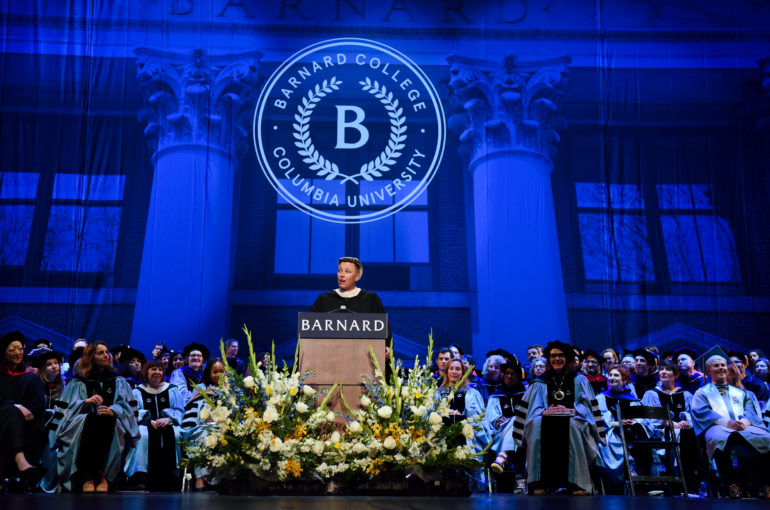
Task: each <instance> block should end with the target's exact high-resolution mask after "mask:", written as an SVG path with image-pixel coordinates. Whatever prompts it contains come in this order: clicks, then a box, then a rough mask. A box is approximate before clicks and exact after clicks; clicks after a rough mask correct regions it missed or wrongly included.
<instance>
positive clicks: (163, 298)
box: [0, 0, 770, 362]
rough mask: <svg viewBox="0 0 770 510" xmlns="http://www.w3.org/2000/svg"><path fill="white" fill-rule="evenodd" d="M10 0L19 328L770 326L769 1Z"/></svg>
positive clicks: (41, 331)
mask: <svg viewBox="0 0 770 510" xmlns="http://www.w3.org/2000/svg"><path fill="white" fill-rule="evenodd" d="M0 5H1V7H0V11H1V12H0V16H2V39H1V41H2V48H1V49H0V51H1V52H2V54H1V55H0V108H1V110H2V119H1V121H0V332H6V331H10V330H15V329H20V330H22V331H23V332H25V333H26V334H27V335H28V336H30V337H32V338H37V337H49V338H53V339H55V341H56V344H57V346H58V347H59V348H60V349H65V350H68V349H69V345H68V344H67V343H68V341H69V340H71V339H73V338H78V337H85V338H87V339H92V340H96V339H98V340H103V341H106V342H108V343H110V344H113V345H117V344H120V343H129V342H130V343H131V344H132V345H134V346H135V347H137V348H139V349H140V350H143V351H145V352H149V350H150V349H151V346H152V345H153V344H154V343H156V342H158V341H164V342H166V343H167V344H169V345H170V346H172V347H175V348H177V349H178V348H181V347H182V346H183V345H184V344H186V343H189V342H191V341H199V342H204V343H206V344H208V345H210V346H212V347H213V346H214V345H215V344H216V343H217V342H218V340H219V339H220V338H228V337H235V338H239V339H242V338H243V336H242V333H241V326H242V325H243V324H244V323H245V324H246V325H247V326H248V327H250V328H251V329H253V330H254V332H255V339H256V341H257V343H258V344H259V345H268V344H269V342H270V341H271V340H274V341H275V342H276V344H277V345H278V346H279V351H280V352H283V351H284V350H289V351H291V352H293V344H292V339H293V338H295V337H296V314H297V312H299V311H307V310H308V309H309V308H310V306H311V304H312V303H313V300H314V299H315V297H316V296H317V295H318V293H320V292H322V291H325V290H328V289H331V288H333V287H334V286H335V284H336V280H335V272H336V260H337V258H338V257H340V256H343V255H350V256H357V257H359V258H360V259H362V261H363V263H364V275H363V278H362V280H361V282H360V286H362V287H363V288H365V289H368V290H374V291H376V292H378V293H379V294H380V296H381V298H382V301H383V303H384V305H385V307H386V308H387V311H388V313H389V315H390V320H391V325H392V330H393V332H394V334H395V337H396V346H395V349H396V352H397V354H398V355H399V356H403V357H408V356H413V355H414V353H416V352H420V351H421V350H424V345H425V343H426V342H427V339H428V335H429V332H430V331H431V330H432V331H433V335H434V341H435V342H436V343H437V344H449V343H458V344H459V345H461V346H462V347H463V349H464V350H466V351H467V352H472V353H473V354H474V355H475V357H476V358H477V359H478V360H480V362H483V357H484V355H485V353H486V352H487V351H489V350H491V349H493V348H496V347H504V348H507V349H508V350H511V351H512V352H515V353H517V354H519V355H521V354H523V352H524V350H525V348H526V346H527V345H530V344H534V343H539V344H545V343H546V342H548V341H549V340H552V339H556V338H558V339H561V340H569V341H571V342H573V343H576V344H579V345H581V346H584V347H591V348H594V349H597V348H602V347H605V346H615V347H618V348H633V347H639V346H646V345H651V344H654V345H658V346H659V347H660V348H661V349H663V350H665V349H666V348H671V347H675V346H681V345H689V346H692V347H695V348H702V347H704V346H710V345H712V344H714V343H720V344H722V345H723V346H726V347H731V346H744V347H754V346H759V347H768V340H767V331H768V330H770V314H769V313H768V312H770V263H768V261H769V260H770V222H769V221H768V218H770V214H769V213H770V211H769V210H768V209H769V206H770V171H769V170H770V157H769V156H770V143H769V142H770V138H769V133H768V132H769V131H770V107H769V106H768V103H769V98H770V58H769V57H770V31H769V30H768V27H770V4H768V3H767V2H763V1H746V2H732V3H730V2H721V1H717V0H697V1H696V0H682V1H679V2H663V1H657V0H617V1H614V2H593V1H588V0H488V1H485V0H429V1H418V0H385V1H382V2H373V1H365V0H316V1H310V0H131V1H129V0H115V1H110V2H91V1H85V0H69V1H68V0H61V1H53V2H47V1H40V0H3V1H2V2H0ZM287 346H288V347H287Z"/></svg>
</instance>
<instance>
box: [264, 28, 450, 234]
mask: <svg viewBox="0 0 770 510" xmlns="http://www.w3.org/2000/svg"><path fill="white" fill-rule="evenodd" d="M445 140H446V121H445V118H444V110H443V108H442V106H441V102H440V101H439V97H438V94H437V93H436V90H435V88H434V87H433V85H432V83H431V82H430V80H429V79H428V77H427V76H426V75H425V73H424V72H423V71H422V70H421V69H420V68H419V67H417V65H416V64H415V63H414V62H412V61H411V60H410V59H409V58H407V57H406V56H405V55H403V54H401V53H400V52H398V51H396V50H394V49H393V48H390V47H389V46H386V45H384V44H381V43H378V42H374V41H369V40H366V39H331V40H328V41H322V42H319V43H317V44H314V45H312V46H309V47H307V48H305V49H303V50H302V51H300V52H298V53H296V54H295V55H293V56H292V57H291V58H290V59H289V60H287V61H286V62H284V63H283V64H282V65H281V66H279V67H278V69H277V70H276V71H275V72H274V73H273V75H272V76H271V77H270V79H269V80H268V81H267V83H266V84H265V87H264V88H263V89H262V93H261V95H260V97H259V101H258V102H257V107H256V109H255V111H254V147H255V149H256V152H257V158H258V160H259V163H260V166H261V167H262V171H263V172H264V174H265V176H266V177H267V179H268V181H269V182H270V184H271V185H272V186H273V188H275V190H276V191H277V192H278V194H279V195H280V196H281V197H282V198H283V199H284V200H286V201H287V202H288V203H290V204H292V205H293V206H295V207H297V208H298V209H300V210H302V211H304V212H306V213H308V214H310V215H311V216H313V217H315V218H319V219H323V220H327V221H332V222H336V223H364V222H368V221H375V220H378V219H381V218H384V217H386V216H389V215H391V214H393V213H395V212H397V211H399V210H401V209H403V208H404V207H406V206H408V205H409V204H410V203H411V202H413V201H414V200H415V199H416V198H417V197H419V196H420V194H422V193H423V192H424V191H425V188H427V186H428V184H430V181H431V180H432V179H433V176H434V175H435V173H436V170H437V169H438V166H439V164H440V163H441V158H442V156H443V154H444V143H445Z"/></svg>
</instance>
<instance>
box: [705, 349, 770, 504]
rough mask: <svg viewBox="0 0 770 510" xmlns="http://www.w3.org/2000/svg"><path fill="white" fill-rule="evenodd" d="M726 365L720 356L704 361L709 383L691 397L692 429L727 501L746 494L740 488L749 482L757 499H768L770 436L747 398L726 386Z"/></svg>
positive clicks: (726, 360)
mask: <svg viewBox="0 0 770 510" xmlns="http://www.w3.org/2000/svg"><path fill="white" fill-rule="evenodd" d="M728 363H729V360H728V359H727V357H726V356H725V355H723V354H719V353H718V354H713V355H710V356H709V357H708V358H707V359H706V363H705V366H706V372H707V373H708V376H709V377H710V378H711V382H710V383H708V384H706V385H704V386H703V387H702V388H700V389H699V390H698V391H696V392H695V395H694V396H693V399H692V409H691V414H692V419H693V427H694V428H695V433H696V434H697V435H698V436H699V437H702V438H703V439H704V440H705V442H706V451H707V453H708V456H709V458H710V459H712V460H713V461H714V462H715V463H716V465H717V468H718V469H719V474H720V477H721V478H722V480H723V481H724V482H725V483H727V484H729V487H728V495H729V496H730V497H732V498H740V497H741V495H742V493H743V492H744V490H745V487H741V485H740V484H741V483H744V482H750V483H751V484H752V489H754V493H755V495H756V496H757V497H760V498H763V499H770V471H768V469H767V466H768V465H770V433H769V432H768V431H767V429H765V428H764V424H763V423H762V419H761V418H760V417H759V416H757V414H756V411H755V409H754V405H753V403H752V402H751V400H750V399H749V397H748V394H747V393H746V392H745V391H744V390H741V389H738V388H736V387H734V386H730V385H729V384H727V364H728ZM733 458H735V459H737V462H738V468H737V469H734V468H733ZM757 488H758V489H757Z"/></svg>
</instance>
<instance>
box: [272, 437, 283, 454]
mask: <svg viewBox="0 0 770 510" xmlns="http://www.w3.org/2000/svg"><path fill="white" fill-rule="evenodd" d="M282 446H283V441H281V438H280V437H274V438H273V441H272V442H271V443H270V451H271V452H278V451H280V450H281V447H282Z"/></svg>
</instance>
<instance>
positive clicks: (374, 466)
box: [366, 459, 382, 476]
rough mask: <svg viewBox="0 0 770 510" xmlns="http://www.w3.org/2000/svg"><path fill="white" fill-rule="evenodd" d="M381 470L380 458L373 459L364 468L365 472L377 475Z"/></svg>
mask: <svg viewBox="0 0 770 510" xmlns="http://www.w3.org/2000/svg"><path fill="white" fill-rule="evenodd" d="M380 471H382V459H374V460H373V461H372V463H371V464H369V466H368V467H367V468H366V472H367V473H369V474H370V475H372V476H377V475H379V474H380Z"/></svg>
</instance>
